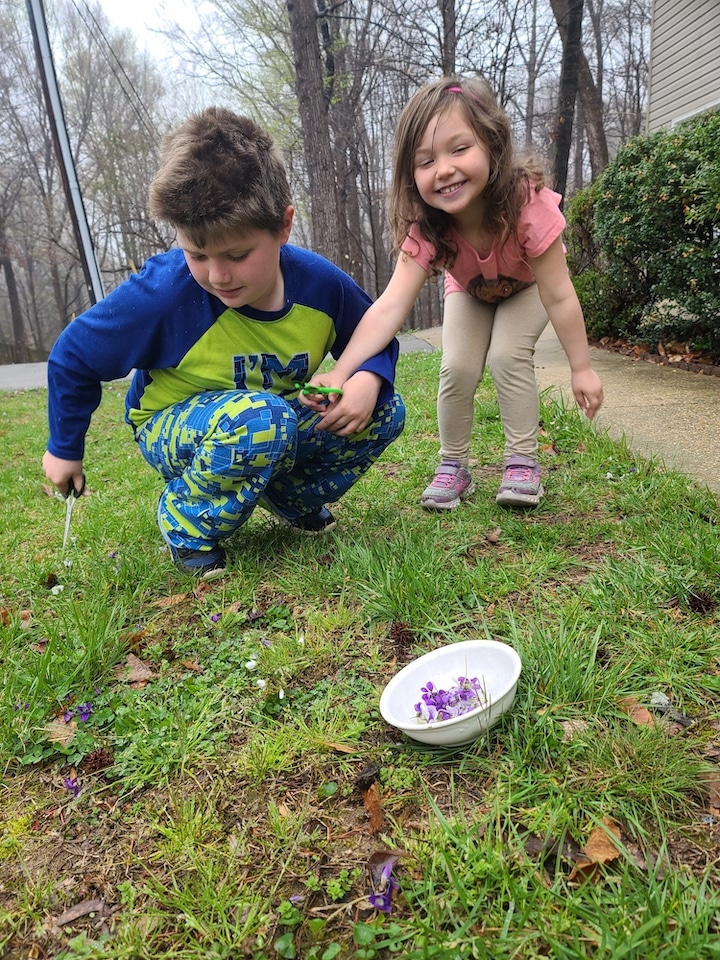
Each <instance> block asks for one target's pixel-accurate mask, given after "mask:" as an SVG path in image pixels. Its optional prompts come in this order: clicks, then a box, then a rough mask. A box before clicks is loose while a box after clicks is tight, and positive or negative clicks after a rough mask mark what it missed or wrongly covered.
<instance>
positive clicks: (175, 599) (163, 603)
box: [152, 593, 190, 609]
mask: <svg viewBox="0 0 720 960" xmlns="http://www.w3.org/2000/svg"><path fill="white" fill-rule="evenodd" d="M189 596H190V594H188V593H173V594H172V595H171V596H169V597H161V598H160V599H159V600H156V601H155V602H154V604H152V606H154V607H161V608H162V609H165V608H166V607H176V606H177V605H178V604H179V603H182V602H183V600H187V598H188V597H189Z"/></svg>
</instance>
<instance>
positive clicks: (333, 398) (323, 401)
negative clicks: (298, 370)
mask: <svg viewBox="0 0 720 960" xmlns="http://www.w3.org/2000/svg"><path fill="white" fill-rule="evenodd" d="M310 387H330V388H332V389H333V390H339V391H342V392H344V380H343V379H342V378H340V377H338V376H336V374H335V371H334V370H331V371H330V372H329V373H317V374H315V376H314V377H312V379H311V380H309V381H308V388H310ZM340 397H341V394H340V393H327V394H325V393H310V394H308V393H305V392H304V391H302V390H301V391H300V393H299V394H298V400H299V401H300V403H302V404H303V405H304V406H306V407H310V409H311V410H315V411H316V412H317V413H322V412H323V411H324V410H326V409H327V406H328V404H329V403H331V404H332V403H337V402H338V400H339V399H340Z"/></svg>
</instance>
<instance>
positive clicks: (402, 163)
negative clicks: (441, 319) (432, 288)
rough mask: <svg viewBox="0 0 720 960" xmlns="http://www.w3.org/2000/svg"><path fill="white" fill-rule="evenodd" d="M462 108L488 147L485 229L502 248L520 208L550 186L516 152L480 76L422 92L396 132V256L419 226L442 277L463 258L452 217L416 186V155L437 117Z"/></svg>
mask: <svg viewBox="0 0 720 960" xmlns="http://www.w3.org/2000/svg"><path fill="white" fill-rule="evenodd" d="M456 106H457V107H460V109H461V110H462V111H463V113H464V115H465V118H466V119H467V122H468V123H469V124H470V126H471V127H472V129H473V130H474V131H475V134H476V136H477V138H478V139H479V140H481V141H482V142H483V143H484V144H485V145H486V146H487V148H488V152H489V158H490V179H489V181H488V184H487V186H486V187H485V190H484V192H483V200H484V202H485V206H484V210H485V216H486V219H485V221H484V223H483V228H484V229H485V230H487V232H488V233H490V234H491V235H492V236H493V237H495V238H496V240H497V241H498V243H499V245H500V246H502V245H503V244H504V243H506V242H507V240H509V239H510V237H511V236H513V235H514V234H515V233H516V231H517V223H518V216H519V213H520V210H521V209H522V207H523V206H524V204H525V203H526V202H527V200H528V197H529V191H530V190H531V189H535V190H539V189H540V188H541V187H543V186H545V172H544V169H543V166H542V164H541V163H539V162H538V160H536V159H535V158H533V157H524V158H523V157H520V156H518V155H516V154H515V151H514V148H513V137H512V130H511V128H510V121H509V120H508V117H507V114H506V113H505V111H504V110H503V109H502V107H501V106H500V105H499V104H498V102H497V100H496V98H495V94H494V93H493V91H492V88H491V87H490V86H489V84H488V83H487V82H486V81H485V80H482V79H480V78H478V77H473V78H462V77H442V78H441V79H440V80H435V81H433V82H432V83H428V84H426V85H425V86H424V87H421V88H420V89H419V90H417V91H416V92H415V93H414V94H413V96H412V97H411V98H410V100H408V102H407V104H406V105H405V107H404V108H403V110H402V112H401V114H400V116H399V118H398V122H397V126H396V129H395V151H394V157H393V178H392V185H391V187H390V197H389V219H390V230H391V237H392V245H393V252H394V254H395V255H398V254H399V252H400V248H401V247H402V245H403V243H404V242H405V238H406V237H407V234H408V230H409V229H410V227H411V226H412V225H413V224H417V229H418V230H419V231H420V234H421V236H422V237H424V239H426V240H428V241H429V242H430V243H431V244H432V245H433V246H434V248H435V256H434V258H433V260H432V262H431V267H432V268H433V269H434V271H435V272H436V273H439V272H440V269H441V268H442V267H444V266H451V265H452V263H453V260H454V258H455V256H456V255H457V248H456V245H455V244H454V243H453V240H452V238H451V235H450V229H451V226H452V221H451V219H450V218H449V217H448V215H447V214H445V213H443V212H442V211H440V210H436V209H434V208H433V207H429V206H428V205H427V204H426V203H424V201H423V200H422V199H421V197H420V194H419V193H418V190H417V187H416V186H415V154H416V153H417V150H418V147H419V145H420V141H421V139H422V137H423V135H424V133H425V131H426V130H427V126H428V124H429V123H430V121H431V120H432V119H433V118H440V117H442V116H443V115H444V114H445V113H447V112H448V111H449V110H451V109H452V108H453V107H456Z"/></svg>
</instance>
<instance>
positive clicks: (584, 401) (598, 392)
mask: <svg viewBox="0 0 720 960" xmlns="http://www.w3.org/2000/svg"><path fill="white" fill-rule="evenodd" d="M571 382H572V391H573V394H574V396H575V399H576V400H577V402H578V406H579V407H580V409H581V410H582V411H583V413H584V414H585V416H586V417H587V418H588V419H589V420H592V418H593V417H594V416H595V414H596V413H597V412H598V410H599V409H600V407H601V406H602V402H603V388H602V383H601V382H600V377H598V375H597V374H596V373H595V371H594V370H591V369H589V368H588V369H587V370H581V371H579V372H578V373H573V374H572V379H571Z"/></svg>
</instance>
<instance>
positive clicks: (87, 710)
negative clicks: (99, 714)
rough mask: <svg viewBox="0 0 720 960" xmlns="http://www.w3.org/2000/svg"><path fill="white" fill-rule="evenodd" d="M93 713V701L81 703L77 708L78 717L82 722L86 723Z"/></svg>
mask: <svg viewBox="0 0 720 960" xmlns="http://www.w3.org/2000/svg"><path fill="white" fill-rule="evenodd" d="M91 713H92V704H91V703H81V704H80V706H79V707H78V708H77V718H78V720H79V721H80V723H85V721H86V720H87V719H88V718H89V716H90V714H91Z"/></svg>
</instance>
